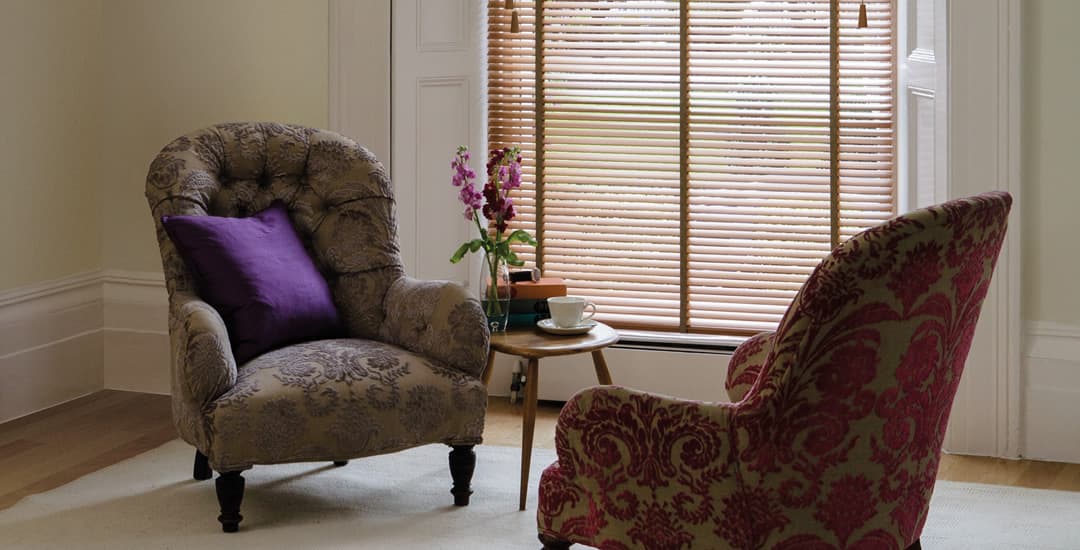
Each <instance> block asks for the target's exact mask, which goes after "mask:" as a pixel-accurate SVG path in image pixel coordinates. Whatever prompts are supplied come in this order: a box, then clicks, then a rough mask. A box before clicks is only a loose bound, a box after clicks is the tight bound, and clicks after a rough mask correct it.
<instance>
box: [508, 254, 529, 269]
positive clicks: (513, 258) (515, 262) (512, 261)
mask: <svg viewBox="0 0 1080 550" xmlns="http://www.w3.org/2000/svg"><path fill="white" fill-rule="evenodd" d="M506 263H507V264H509V265H512V266H514V267H521V266H523V265H525V261H524V260H522V259H520V258H518V257H517V254H514V253H513V252H511V253H510V254H509V255H508V256H507V257H506Z"/></svg>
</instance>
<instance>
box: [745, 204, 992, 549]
mask: <svg viewBox="0 0 1080 550" xmlns="http://www.w3.org/2000/svg"><path fill="white" fill-rule="evenodd" d="M1011 202H1012V200H1011V197H1009V195H1008V194H1005V193H986V194H983V195H978V196H975V197H971V198H968V199H960V200H954V201H950V202H947V203H945V204H942V205H938V206H934V207H931V208H925V209H922V210H917V211H914V212H911V213H909V214H905V215H903V216H900V217H898V218H895V219H894V220H892V221H890V222H889V223H886V224H883V225H880V226H877V227H875V228H873V229H870V230H868V231H865V232H863V233H860V234H859V235H856V236H855V237H853V238H851V239H850V240H848V241H847V242H845V243H843V244H842V245H841V246H839V247H838V248H837V249H836V250H834V251H833V252H832V254H830V255H829V256H828V258H826V259H825V260H824V261H823V262H822V263H821V264H820V265H819V266H818V268H817V269H816V270H815V271H814V273H813V274H812V275H811V277H810V278H809V280H808V281H807V282H806V284H805V285H804V286H803V288H802V290H801V291H800V293H799V295H798V296H797V297H796V299H795V300H794V301H793V303H792V305H791V307H790V309H789V310H788V312H787V314H786V315H785V317H784V319H783V321H782V322H781V324H780V327H779V330H778V331H777V333H776V335H775V339H774V341H773V342H774V343H773V347H772V351H771V352H770V354H769V356H768V358H767V359H766V361H765V363H764V365H763V369H762V371H761V374H760V376H759V377H758V378H757V381H756V383H755V384H754V386H753V387H752V388H751V389H750V391H749V392H748V393H747V395H746V397H745V399H744V400H743V401H742V403H741V404H740V407H739V408H740V410H739V412H738V413H737V414H736V426H737V429H738V430H739V432H741V434H742V435H740V436H739V441H740V442H745V443H744V444H745V447H744V448H742V449H741V450H740V453H739V455H740V462H741V464H742V466H741V469H742V471H743V480H744V483H746V484H747V485H749V486H758V487H763V488H769V491H770V493H772V494H774V495H775V496H776V498H777V499H778V501H777V504H778V505H779V507H780V508H777V509H775V512H776V513H775V514H769V513H759V514H757V517H755V518H754V521H755V522H757V524H758V525H759V527H760V528H761V529H760V531H758V532H759V533H769V532H770V531H771V532H772V533H773V535H774V536H778V535H779V534H780V533H782V532H784V533H785V534H786V535H790V531H786V532H785V530H783V529H780V528H781V527H783V525H784V524H788V523H790V524H791V525H797V526H803V528H804V529H801V530H802V531H810V532H814V531H817V532H829V533H831V536H830V537H829V539H832V538H833V537H835V540H836V541H838V542H839V543H840V544H841V546H843V547H848V546H859V547H860V548H861V547H867V548H869V547H882V548H886V547H895V546H894V544H895V543H900V544H899V545H897V546H899V547H901V548H902V547H906V546H907V545H909V544H911V543H912V542H914V541H915V540H916V538H917V537H918V534H919V533H920V532H921V530H922V525H923V522H924V521H925V520H926V512H927V510H928V506H929V500H930V495H931V493H932V492H933V487H934V481H935V478H936V474H937V470H938V461H939V458H940V454H941V446H942V440H943V438H944V435H945V427H946V424H947V422H948V418H949V411H950V408H951V407H952V402H953V397H954V396H955V394H956V389H957V385H958V384H959V382H960V375H961V372H962V371H963V367H964V362H965V359H966V358H967V354H968V349H969V348H970V345H971V340H972V336H973V334H974V332H975V325H976V321H977V320H978V316H979V310H980V307H981V305H982V301H983V298H984V297H985V296H986V293H987V289H988V288H989V285H990V276H991V274H992V273H993V270H994V265H995V263H996V260H997V257H998V252H999V250H1000V248H1001V245H1002V242H1003V240H1004V237H1005V231H1006V226H1007V217H1008V213H1009V208H1010V205H1011ZM781 508H782V509H783V511H782V512H781ZM815 525H816V526H820V527H819V529H808V527H809V526H815ZM797 532H798V531H797ZM829 539H826V540H829ZM809 541H810V539H807V540H806V541H805V542H809ZM760 542H762V544H763V546H765V547H769V546H772V545H774V544H777V543H778V542H780V539H779V538H776V539H766V540H763V541H760Z"/></svg>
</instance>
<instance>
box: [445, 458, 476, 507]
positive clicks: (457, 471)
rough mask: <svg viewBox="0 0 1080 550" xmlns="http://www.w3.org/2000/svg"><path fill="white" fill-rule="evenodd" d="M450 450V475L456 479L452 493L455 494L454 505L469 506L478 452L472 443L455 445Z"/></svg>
mask: <svg viewBox="0 0 1080 550" xmlns="http://www.w3.org/2000/svg"><path fill="white" fill-rule="evenodd" d="M453 447H454V450H452V451H450V477H452V478H453V479H454V487H453V488H452V489H450V493H451V494H453V495H454V506H468V505H469V495H471V494H472V489H471V488H470V486H469V485H470V483H472V476H473V470H475V469H476V453H474V452H473V446H472V445H454V446H453Z"/></svg>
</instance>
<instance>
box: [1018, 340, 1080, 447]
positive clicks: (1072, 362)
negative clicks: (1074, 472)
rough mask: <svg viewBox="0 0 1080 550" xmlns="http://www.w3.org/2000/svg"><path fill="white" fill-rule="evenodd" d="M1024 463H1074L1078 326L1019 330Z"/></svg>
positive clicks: (1078, 426)
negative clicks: (1021, 337)
mask: <svg viewBox="0 0 1080 550" xmlns="http://www.w3.org/2000/svg"><path fill="white" fill-rule="evenodd" d="M1025 332H1026V337H1025V339H1024V340H1025V346H1024V358H1023V362H1024V385H1023V387H1024V396H1023V417H1022V420H1021V422H1022V425H1023V428H1022V430H1021V433H1022V443H1023V448H1022V452H1023V455H1024V458H1032V459H1038V460H1055V461H1060V462H1078V463H1080V326H1077V325H1066V324H1060V323H1047V322H1029V323H1027V325H1026V327H1025Z"/></svg>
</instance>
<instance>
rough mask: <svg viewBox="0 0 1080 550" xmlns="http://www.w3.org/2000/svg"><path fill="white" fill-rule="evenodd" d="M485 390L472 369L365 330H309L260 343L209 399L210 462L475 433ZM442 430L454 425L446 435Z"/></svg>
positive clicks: (267, 460) (322, 454) (464, 439)
mask: <svg viewBox="0 0 1080 550" xmlns="http://www.w3.org/2000/svg"><path fill="white" fill-rule="evenodd" d="M486 408H487V391H486V389H485V388H484V385H483V383H482V382H481V381H480V380H479V379H478V378H476V377H474V376H470V375H468V374H465V373H463V372H461V371H460V370H457V369H453V368H450V367H448V366H446V365H443V364H442V363H439V362H437V361H435V360H432V359H430V358H427V357H424V356H422V355H418V354H416V353H412V352H409V351H406V350H404V349H402V348H399V347H397V346H394V345H391V344H385V343H382V342H377V341H374V340H362V339H335V340H318V341H314V342H306V343H303V344H297V345H293V346H288V347H285V348H281V349H278V350H274V351H271V352H268V353H265V354H263V355H261V356H259V357H256V358H255V359H253V360H252V361H250V362H248V363H247V364H246V365H244V366H242V367H241V368H240V369H239V372H238V375H237V382H236V384H235V385H234V386H233V387H232V388H230V389H229V390H228V391H227V392H225V393H224V394H223V395H221V396H220V397H219V398H217V399H216V400H215V401H213V402H212V403H211V404H210V405H209V411H208V414H207V418H208V422H209V423H210V426H209V429H210V431H211V433H213V434H214V437H213V439H212V443H211V447H210V449H209V451H210V452H209V453H208V455H207V456H208V457H209V459H210V464H211V466H212V467H213V468H214V469H215V470H218V471H233V470H242V469H246V468H250V467H251V466H252V465H254V464H277V463H286V462H303V461H315V460H326V459H327V458H328V457H331V458H334V459H342V460H344V459H349V458H358V457H362V456H369V455H375V454H382V453H388V452H394V451H398V450H401V449H405V448H409V447H413V446H416V445H422V444H428V443H432V442H443V443H446V444H451V445H472V444H477V443H479V442H480V440H481V435H482V432H483V423H484V413H485V410H486ZM447 434H456V435H454V436H453V437H452V438H451V439H447Z"/></svg>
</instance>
